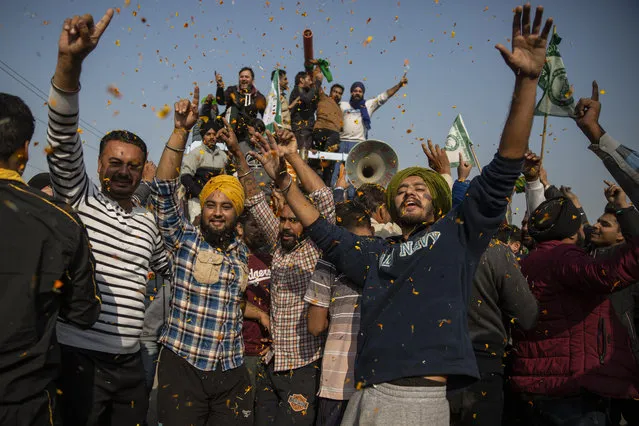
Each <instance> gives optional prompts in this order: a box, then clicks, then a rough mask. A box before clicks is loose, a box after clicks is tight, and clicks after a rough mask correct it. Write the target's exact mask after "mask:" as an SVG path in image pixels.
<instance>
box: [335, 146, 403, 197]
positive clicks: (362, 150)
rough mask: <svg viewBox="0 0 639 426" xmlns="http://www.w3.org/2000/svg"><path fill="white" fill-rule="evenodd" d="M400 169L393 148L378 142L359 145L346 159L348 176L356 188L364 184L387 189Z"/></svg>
mask: <svg viewBox="0 0 639 426" xmlns="http://www.w3.org/2000/svg"><path fill="white" fill-rule="evenodd" d="M398 168H399V160H398V158H397V154H396V153H395V151H394V150H393V148H391V147H390V145H388V144H387V143H385V142H382V141H378V140H373V139H370V140H367V141H364V142H360V143H358V144H357V145H355V146H354V147H353V149H351V152H349V154H348V157H346V166H345V171H346V175H347V176H348V178H349V180H350V181H351V183H352V184H353V185H354V186H355V187H356V188H357V187H359V186H360V185H362V184H364V183H374V184H377V185H381V186H383V187H384V188H386V186H387V185H388V184H389V183H390V181H391V179H392V178H393V175H395V173H397V170H398Z"/></svg>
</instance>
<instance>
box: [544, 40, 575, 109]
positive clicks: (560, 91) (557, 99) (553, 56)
mask: <svg viewBox="0 0 639 426" xmlns="http://www.w3.org/2000/svg"><path fill="white" fill-rule="evenodd" d="M559 43H561V37H559V36H558V35H557V33H554V34H553V35H552V38H551V39H550V44H549V45H548V50H547V51H546V63H545V64H544V68H543V70H542V71H541V76H540V77H539V87H541V88H542V89H543V91H544V94H543V96H542V97H541V99H540V100H539V103H538V104H537V107H536V108H535V115H554V116H556V117H573V118H574V117H575V99H574V98H573V97H572V92H573V90H572V87H570V84H569V83H568V77H567V76H566V68H565V67H564V61H563V60H562V59H561V55H560V54H559Z"/></svg>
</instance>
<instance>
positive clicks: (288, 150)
mask: <svg viewBox="0 0 639 426" xmlns="http://www.w3.org/2000/svg"><path fill="white" fill-rule="evenodd" d="M273 125H274V126H275V135H276V137H277V139H276V140H277V142H278V149H279V152H280V155H282V156H287V155H292V154H297V138H296V137H295V134H294V133H293V132H291V131H290V130H288V129H285V128H283V127H280V126H278V125H277V124H275V123H273Z"/></svg>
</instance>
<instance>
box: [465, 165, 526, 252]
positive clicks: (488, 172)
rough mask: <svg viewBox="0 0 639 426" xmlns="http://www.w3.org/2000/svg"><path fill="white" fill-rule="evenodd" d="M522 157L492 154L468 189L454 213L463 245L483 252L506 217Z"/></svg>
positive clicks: (519, 171)
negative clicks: (490, 159) (512, 157)
mask: <svg viewBox="0 0 639 426" xmlns="http://www.w3.org/2000/svg"><path fill="white" fill-rule="evenodd" d="M522 165H523V158H522V159H520V160H512V159H507V158H503V157H501V156H500V155H499V154H496V155H495V158H494V159H493V161H491V162H490V163H489V164H488V165H487V166H486V167H484V168H483V169H482V171H481V174H480V175H479V176H477V177H475V178H474V179H473V180H472V181H471V182H470V186H469V187H468V191H467V193H466V197H465V199H464V201H463V202H462V203H461V205H460V206H459V207H458V208H457V209H456V211H454V212H453V214H455V215H456V218H455V220H456V222H457V223H458V224H460V225H461V226H462V239H463V241H462V243H464V244H465V245H466V246H467V247H469V248H470V249H471V250H473V251H474V252H475V253H482V252H483V251H484V250H485V249H486V247H487V246H488V244H489V243H490V240H491V239H492V237H493V236H494V234H495V233H496V232H497V230H498V229H499V225H500V224H501V223H502V222H503V220H504V218H505V217H506V210H507V208H508V203H509V201H510V197H511V196H512V192H513V188H514V187H515V181H516V180H517V178H518V177H519V175H520V173H521V168H522Z"/></svg>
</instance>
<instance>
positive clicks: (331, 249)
mask: <svg viewBox="0 0 639 426" xmlns="http://www.w3.org/2000/svg"><path fill="white" fill-rule="evenodd" d="M306 233H307V235H308V236H309V237H310V238H311V240H313V242H315V244H316V245H317V247H319V249H320V250H322V252H323V253H324V260H326V261H327V262H330V263H332V264H333V265H335V268H336V269H337V270H338V271H339V272H341V273H343V274H345V275H346V276H347V277H348V278H349V279H350V280H351V281H353V283H355V284H357V285H358V286H360V287H362V286H363V285H364V281H365V280H366V276H367V275H368V270H369V268H374V267H376V265H374V264H372V263H371V262H373V261H374V260H373V259H375V257H376V255H379V254H380V253H382V252H383V251H384V248H385V244H384V242H383V240H381V239H379V238H366V237H358V236H356V235H355V234H351V233H350V232H348V231H347V230H346V229H344V228H342V227H340V226H336V225H334V224H331V223H329V222H328V221H327V220H326V219H324V218H321V217H320V218H319V219H317V220H316V221H315V222H314V223H313V224H312V225H311V226H309V227H308V228H306Z"/></svg>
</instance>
